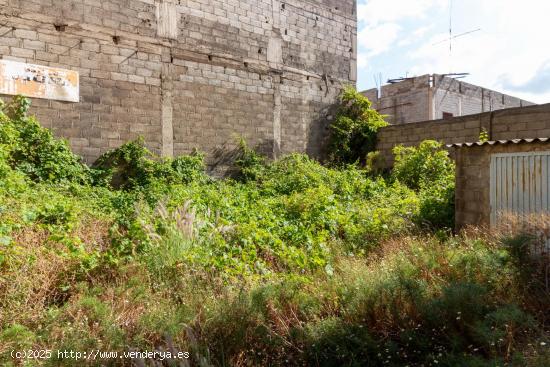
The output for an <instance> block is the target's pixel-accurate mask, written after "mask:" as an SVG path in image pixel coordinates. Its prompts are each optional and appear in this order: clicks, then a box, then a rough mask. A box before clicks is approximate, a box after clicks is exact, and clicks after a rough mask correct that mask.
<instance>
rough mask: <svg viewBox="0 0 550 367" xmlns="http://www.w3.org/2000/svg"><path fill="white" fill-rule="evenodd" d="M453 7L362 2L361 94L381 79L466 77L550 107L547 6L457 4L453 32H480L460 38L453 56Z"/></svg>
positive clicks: (435, 2)
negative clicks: (435, 75)
mask: <svg viewBox="0 0 550 367" xmlns="http://www.w3.org/2000/svg"><path fill="white" fill-rule="evenodd" d="M450 2H451V1H450V0H358V9H357V13H358V20H359V29H358V44H359V55H358V68H359V80H358V88H359V89H361V90H363V89H368V88H373V87H374V86H375V75H380V74H382V78H383V82H386V80H387V79H390V78H398V77H404V76H415V75H422V74H428V73H449V72H467V73H470V74H471V75H470V76H469V77H467V78H466V79H464V80H465V81H467V82H470V83H474V84H478V85H481V86H484V87H486V88H492V89H496V90H498V91H502V92H504V93H508V94H511V95H515V96H518V97H522V98H524V99H527V100H531V101H533V102H537V103H547V102H550V0H522V1H518V0H453V1H452V14H453V33H454V34H455V35H458V34H461V33H464V32H468V31H472V30H475V29H478V28H481V31H479V32H475V33H472V34H469V35H466V36H463V37H460V38H457V39H455V40H454V41H453V52H452V54H449V42H448V41H445V40H448V37H449V13H450V9H451V7H450ZM441 41H445V42H442V43H439V42H441ZM436 43H439V44H436ZM434 44H436V45H434Z"/></svg>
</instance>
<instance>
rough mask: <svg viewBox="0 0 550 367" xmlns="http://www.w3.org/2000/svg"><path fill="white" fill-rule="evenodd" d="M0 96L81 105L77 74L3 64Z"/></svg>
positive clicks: (0, 73) (7, 61) (3, 62)
mask: <svg viewBox="0 0 550 367" xmlns="http://www.w3.org/2000/svg"><path fill="white" fill-rule="evenodd" d="M0 94H9V95H18V94H21V95H23V96H26V97H34V98H45V99H54V100H59V101H68V102H78V101H79V99H80V98H79V95H80V91H79V76H78V72H76V71H72V70H66V69H59V68H52V67H48V66H40V65H32V64H25V63H21V62H15V61H9V60H0Z"/></svg>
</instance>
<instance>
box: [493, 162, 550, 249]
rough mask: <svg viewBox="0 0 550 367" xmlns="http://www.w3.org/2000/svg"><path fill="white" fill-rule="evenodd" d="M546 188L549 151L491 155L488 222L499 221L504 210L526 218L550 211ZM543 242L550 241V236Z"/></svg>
mask: <svg viewBox="0 0 550 367" xmlns="http://www.w3.org/2000/svg"><path fill="white" fill-rule="evenodd" d="M549 190H550V152H529V153H507V154H494V155H492V156H491V225H492V226H496V225H499V224H500V222H501V220H502V218H503V216H504V215H505V214H513V215H518V217H519V218H524V220H526V221H528V220H529V217H530V216H533V215H536V214H544V213H547V214H548V213H550V195H549ZM547 218H548V217H547ZM527 224H529V223H527ZM546 242H547V246H548V245H550V239H548V238H547V241H546Z"/></svg>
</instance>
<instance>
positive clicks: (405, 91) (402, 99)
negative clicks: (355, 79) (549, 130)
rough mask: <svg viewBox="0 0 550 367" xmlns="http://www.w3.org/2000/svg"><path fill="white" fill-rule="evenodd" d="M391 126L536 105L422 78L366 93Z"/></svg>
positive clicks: (454, 82) (454, 81)
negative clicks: (447, 115)
mask: <svg viewBox="0 0 550 367" xmlns="http://www.w3.org/2000/svg"><path fill="white" fill-rule="evenodd" d="M363 94H364V95H366V96H367V97H368V98H369V99H370V100H371V101H372V102H373V107H374V108H375V109H377V110H378V111H379V112H380V113H383V114H386V115H388V118H387V120H388V122H389V123H390V124H392V125H399V124H405V123H412V122H419V121H427V120H437V119H442V118H443V113H444V112H446V113H451V114H452V115H453V116H467V115H472V114H478V113H483V112H490V111H496V110H500V109H504V108H513V107H524V106H530V105H533V103H531V102H528V101H524V100H521V99H519V98H516V97H512V96H508V95H506V94H502V93H499V92H495V91H492V90H489V89H485V88H482V87H479V86H476V85H472V84H469V83H465V82H462V81H460V80H457V79H453V78H450V77H446V76H444V75H437V74H435V75H423V76H419V77H415V78H407V79H405V80H403V81H402V82H399V83H394V84H388V85H384V86H382V88H381V90H380V93H378V91H377V90H376V89H370V90H367V91H365V92H363Z"/></svg>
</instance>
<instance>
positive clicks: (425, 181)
mask: <svg viewBox="0 0 550 367" xmlns="http://www.w3.org/2000/svg"><path fill="white" fill-rule="evenodd" d="M393 153H394V155H395V164H394V168H393V172H392V176H393V178H394V179H396V180H398V181H399V182H402V183H404V184H405V185H407V186H408V187H410V188H411V189H413V190H416V191H417V192H418V193H419V197H420V212H419V216H418V219H417V220H418V221H419V222H420V223H422V224H425V225H428V226H431V227H434V228H442V227H446V228H453V226H454V188H455V180H454V177H455V176H454V175H455V165H454V163H453V162H452V160H451V159H450V158H449V156H448V153H447V151H445V150H443V149H442V144H441V143H438V142H436V141H433V140H426V141H423V142H422V143H420V145H419V146H418V147H403V146H397V147H395V148H394V150H393Z"/></svg>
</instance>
